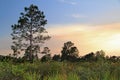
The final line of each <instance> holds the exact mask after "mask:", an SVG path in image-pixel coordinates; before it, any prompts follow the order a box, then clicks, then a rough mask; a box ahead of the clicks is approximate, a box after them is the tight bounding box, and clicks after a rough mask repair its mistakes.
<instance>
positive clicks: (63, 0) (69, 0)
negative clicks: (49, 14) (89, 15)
mask: <svg viewBox="0 0 120 80" xmlns="http://www.w3.org/2000/svg"><path fill="white" fill-rule="evenodd" d="M58 1H59V2H62V3H66V4H71V5H76V4H77V2H75V1H71V0H58Z"/></svg>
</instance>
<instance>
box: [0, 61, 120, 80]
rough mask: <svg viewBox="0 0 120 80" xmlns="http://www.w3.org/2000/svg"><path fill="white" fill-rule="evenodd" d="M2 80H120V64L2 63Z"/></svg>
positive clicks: (0, 66)
mask: <svg viewBox="0 0 120 80" xmlns="http://www.w3.org/2000/svg"><path fill="white" fill-rule="evenodd" d="M0 80H120V62H115V63H113V62H107V61H106V62H105V61H100V62H74V63H73V62H67V61H64V62H55V61H48V62H40V61H35V62H33V63H29V62H24V63H19V64H18V63H13V62H0Z"/></svg>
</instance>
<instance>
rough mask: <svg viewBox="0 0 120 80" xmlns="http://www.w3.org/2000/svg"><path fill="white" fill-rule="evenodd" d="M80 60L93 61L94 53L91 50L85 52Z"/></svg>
mask: <svg viewBox="0 0 120 80" xmlns="http://www.w3.org/2000/svg"><path fill="white" fill-rule="evenodd" d="M82 60H84V61H95V54H94V53H93V52H91V53H89V54H86V55H85V56H83V57H82Z"/></svg>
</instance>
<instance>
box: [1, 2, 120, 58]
mask: <svg viewBox="0 0 120 80" xmlns="http://www.w3.org/2000/svg"><path fill="white" fill-rule="evenodd" d="M31 4H35V5H37V6H38V7H39V9H40V10H42V11H44V13H45V15H46V19H47V20H48V24H47V25H46V26H45V28H46V29H47V31H48V32H49V35H51V37H52V38H51V40H49V41H47V42H46V43H45V44H44V46H48V47H49V48H50V49H51V53H57V54H59V53H60V51H61V50H62V47H63V44H64V43H65V42H67V41H72V42H73V43H74V44H75V46H77V48H78V49H79V52H80V56H81V55H85V54H87V53H89V52H96V51H98V50H104V51H105V52H106V55H116V56H120V0H0V23H1V24H0V54H9V53H12V51H11V50H10V46H11V44H12V40H11V36H10V34H11V32H12V31H11V25H12V24H16V23H17V20H18V19H19V17H20V13H21V12H24V7H29V6H30V5H31Z"/></svg>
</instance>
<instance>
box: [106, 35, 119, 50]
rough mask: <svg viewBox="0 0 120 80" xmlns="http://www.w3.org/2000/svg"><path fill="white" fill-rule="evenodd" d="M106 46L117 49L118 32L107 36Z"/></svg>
mask: <svg viewBox="0 0 120 80" xmlns="http://www.w3.org/2000/svg"><path fill="white" fill-rule="evenodd" d="M106 46H107V48H108V49H119V48H120V34H116V35H112V36H111V37H109V38H108V41H107V44H106Z"/></svg>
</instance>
